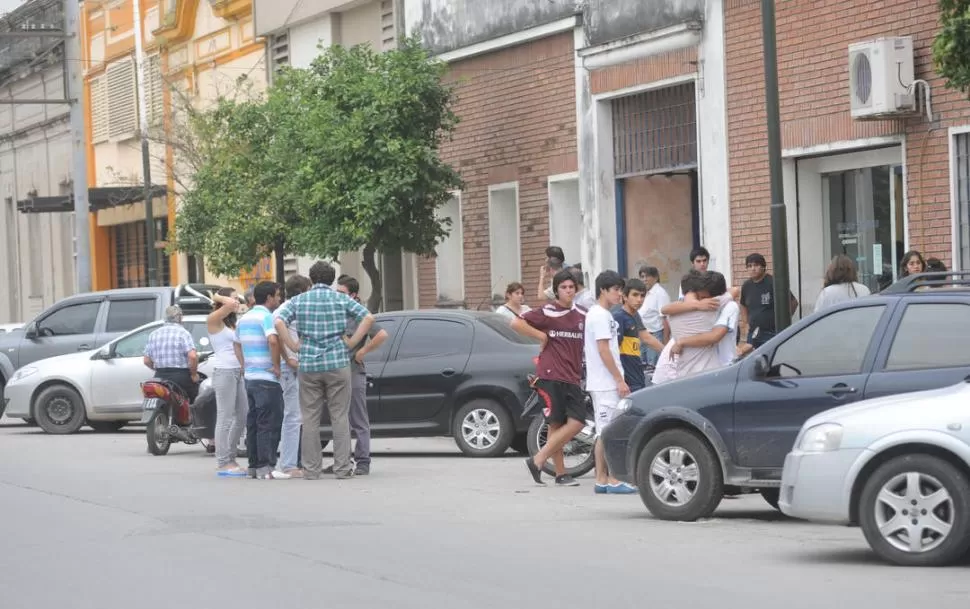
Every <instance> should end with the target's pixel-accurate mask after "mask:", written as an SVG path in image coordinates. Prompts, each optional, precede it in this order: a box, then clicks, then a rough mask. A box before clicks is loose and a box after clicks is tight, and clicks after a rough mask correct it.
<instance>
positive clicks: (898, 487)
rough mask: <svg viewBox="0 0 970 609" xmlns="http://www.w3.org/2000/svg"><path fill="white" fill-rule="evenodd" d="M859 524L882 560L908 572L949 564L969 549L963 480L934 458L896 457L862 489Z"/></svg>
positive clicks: (969, 489) (967, 490)
mask: <svg viewBox="0 0 970 609" xmlns="http://www.w3.org/2000/svg"><path fill="white" fill-rule="evenodd" d="M859 525H860V526H861V528H862V532H863V534H865V536H866V541H867V542H869V546H870V547H871V548H872V549H873V551H874V552H875V553H876V554H877V555H878V556H879V557H880V558H882V559H883V560H886V561H889V562H892V563H895V564H897V565H904V566H910V567H932V566H942V565H947V564H950V563H952V562H954V561H956V560H959V559H960V558H961V557H963V556H964V555H965V554H966V553H967V550H968V549H970V486H968V481H967V478H966V477H965V476H964V475H963V474H962V473H960V471H959V470H958V469H957V468H955V467H953V466H952V465H950V464H949V463H947V462H946V461H944V460H943V459H939V458H937V457H932V456H930V455H904V456H901V457H897V458H895V459H893V460H891V461H889V462H887V463H886V464H884V465H883V466H881V467H880V468H879V469H877V470H876V471H875V472H874V473H873V474H872V476H870V477H869V480H868V481H867V482H866V485H865V487H864V488H863V489H862V495H861V497H860V501H859Z"/></svg>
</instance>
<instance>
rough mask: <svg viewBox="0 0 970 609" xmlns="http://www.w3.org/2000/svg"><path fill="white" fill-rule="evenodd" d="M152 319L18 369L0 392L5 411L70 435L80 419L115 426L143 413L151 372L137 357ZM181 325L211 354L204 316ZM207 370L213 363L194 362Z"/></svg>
mask: <svg viewBox="0 0 970 609" xmlns="http://www.w3.org/2000/svg"><path fill="white" fill-rule="evenodd" d="M161 325H162V322H161V321H155V322H152V323H149V324H146V325H144V326H141V327H139V328H136V329H135V330H132V331H131V332H129V333H128V334H125V335H123V336H121V337H119V338H116V339H115V340H113V341H111V342H109V343H107V344H105V345H104V346H102V347H100V348H98V349H92V350H90V351H82V352H79V353H70V354H68V355H59V356H57V357H51V358H47V359H43V360H40V361H37V362H34V363H32V364H28V365H26V366H24V367H22V368H19V369H18V370H17V371H16V372H15V373H14V375H13V376H12V377H11V378H10V381H8V382H7V386H6V387H5V389H4V392H3V399H4V402H5V403H6V414H7V416H8V417H11V418H18V417H19V418H24V419H33V420H35V421H36V422H37V425H39V426H40V428H41V429H43V430H44V431H46V432H47V433H52V434H69V433H74V432H76V431H77V430H78V429H80V428H81V427H82V426H83V425H84V424H85V423H86V424H87V425H89V426H90V427H91V428H93V429H94V430H95V431H117V430H118V429H121V428H122V427H124V426H125V424H126V423H128V422H132V421H138V420H140V419H141V413H142V394H141V383H142V381H146V380H148V379H150V378H151V377H152V371H151V370H149V369H148V368H147V367H146V366H145V364H144V363H143V361H142V356H143V353H144V350H145V344H146V343H147V342H148V335H149V334H151V333H152V332H153V331H154V330H156V329H157V328H158V327H159V326H161ZM182 325H184V326H185V328H186V329H187V330H188V331H189V332H191V333H192V337H193V338H194V339H195V346H196V349H198V352H199V354H203V353H210V352H211V351H212V347H211V345H210V344H209V335H208V330H207V329H206V318H205V316H202V315H187V316H185V318H184V319H183V322H182ZM199 372H200V373H202V374H205V375H207V376H211V375H212V362H211V360H206V361H204V362H202V363H201V364H200V365H199Z"/></svg>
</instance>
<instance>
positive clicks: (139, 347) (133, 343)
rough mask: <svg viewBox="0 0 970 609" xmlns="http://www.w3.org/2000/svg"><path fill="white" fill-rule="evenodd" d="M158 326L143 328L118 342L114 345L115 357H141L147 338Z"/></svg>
mask: <svg viewBox="0 0 970 609" xmlns="http://www.w3.org/2000/svg"><path fill="white" fill-rule="evenodd" d="M159 327H160V326H157V325H156V326H152V327H151V328H145V329H143V330H140V331H138V332H135V333H134V334H129V335H128V336H126V337H124V338H122V339H120V340H118V342H116V343H115V357H141V356H142V355H144V354H145V345H147V344H148V337H149V336H151V334H152V332H154V331H155V330H157V329H158V328H159Z"/></svg>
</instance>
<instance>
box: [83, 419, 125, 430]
mask: <svg viewBox="0 0 970 609" xmlns="http://www.w3.org/2000/svg"><path fill="white" fill-rule="evenodd" d="M127 423H128V422H127V421H88V427H90V428H91V429H93V430H94V431H96V432H98V433H114V432H116V431H120V430H121V428H122V427H124V426H125V425H127Z"/></svg>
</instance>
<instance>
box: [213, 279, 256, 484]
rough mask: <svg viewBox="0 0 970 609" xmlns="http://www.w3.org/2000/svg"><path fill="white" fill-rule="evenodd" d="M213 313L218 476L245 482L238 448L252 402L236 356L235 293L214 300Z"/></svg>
mask: <svg viewBox="0 0 970 609" xmlns="http://www.w3.org/2000/svg"><path fill="white" fill-rule="evenodd" d="M212 301H213V307H214V309H213V311H212V313H210V314H209V317H208V318H207V319H206V325H207V327H208V330H209V341H210V342H211V343H212V350H213V354H212V361H213V363H214V365H213V371H212V388H213V389H214V390H215V392H216V439H215V443H216V468H217V470H216V473H217V474H218V475H219V476H231V477H238V478H242V477H244V476H246V470H245V468H242V467H240V466H239V465H238V464H237V463H236V454H235V453H236V445H237V444H239V438H240V437H241V436H242V432H243V429H244V428H245V426H246V415H247V414H248V412H249V398H248V397H247V396H246V384H245V382H244V381H243V370H242V364H241V363H240V361H239V358H238V357H237V355H236V351H237V343H236V311H237V310H238V309H239V305H240V302H239V297H238V296H237V295H236V290H234V289H232V288H222V289H220V290H219V291H218V292H216V294H215V296H213V297H212Z"/></svg>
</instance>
